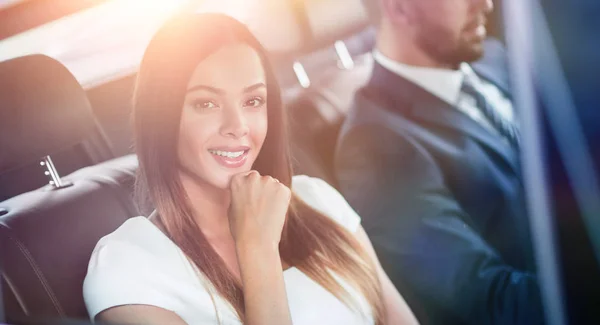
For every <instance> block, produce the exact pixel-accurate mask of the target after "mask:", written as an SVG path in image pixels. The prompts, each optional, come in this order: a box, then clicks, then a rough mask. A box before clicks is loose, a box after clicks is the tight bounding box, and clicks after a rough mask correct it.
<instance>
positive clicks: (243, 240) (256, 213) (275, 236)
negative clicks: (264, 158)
mask: <svg viewBox="0 0 600 325" xmlns="http://www.w3.org/2000/svg"><path fill="white" fill-rule="evenodd" d="M230 190H231V203H230V205H229V227H230V229H231V234H232V235H233V239H234V240H235V242H236V245H238V246H239V245H240V244H242V245H244V246H246V247H247V246H250V247H255V246H257V245H258V246H259V247H262V246H264V245H266V246H265V247H271V248H276V247H278V246H279V241H280V240H281V231H282V229H283V224H284V222H285V218H286V214H287V211H288V207H289V205H290V198H291V191H290V189H289V188H288V187H287V186H285V185H283V184H281V183H279V181H278V180H276V179H274V178H273V177H271V176H261V175H260V174H259V173H258V172H257V171H255V170H253V171H250V172H247V173H240V174H237V175H234V176H233V177H232V179H231V185H230Z"/></svg>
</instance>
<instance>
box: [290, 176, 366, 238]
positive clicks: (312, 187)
mask: <svg viewBox="0 0 600 325" xmlns="http://www.w3.org/2000/svg"><path fill="white" fill-rule="evenodd" d="M292 191H293V192H294V194H295V195H296V196H297V197H298V198H300V199H301V200H302V201H304V202H305V203H306V204H308V205H310V206H311V207H312V208H313V209H315V210H317V211H319V212H321V213H323V214H324V215H326V216H328V217H330V218H331V219H333V220H335V221H337V222H338V223H340V224H341V225H342V226H344V227H345V228H346V229H348V230H349V231H350V232H355V231H356V230H357V229H358V226H359V225H360V217H359V216H358V214H357V213H356V212H355V211H354V210H353V209H352V207H351V206H350V205H349V204H348V202H347V201H346V199H344V197H343V196H342V194H340V192H338V190H336V189H335V188H334V187H333V186H331V185H330V184H328V183H327V182H326V181H324V180H322V179H320V178H316V177H310V176H307V175H296V176H294V177H292Z"/></svg>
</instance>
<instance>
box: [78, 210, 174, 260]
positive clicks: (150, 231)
mask: <svg viewBox="0 0 600 325" xmlns="http://www.w3.org/2000/svg"><path fill="white" fill-rule="evenodd" d="M173 245H174V244H173V243H172V242H171V241H170V239H169V238H168V237H167V236H166V235H165V234H163V233H162V231H160V230H159V229H158V228H157V227H156V226H155V225H154V224H152V222H151V221H150V220H148V219H147V218H146V217H143V216H139V217H133V218H130V219H128V220H126V221H125V222H124V223H123V224H122V225H121V226H119V228H117V229H116V230H115V231H113V232H112V233H110V234H108V235H106V236H104V237H102V238H101V239H100V240H99V241H98V243H97V244H96V247H95V248H94V250H93V252H92V255H91V259H90V265H89V268H90V269H91V268H93V267H94V266H100V265H103V264H107V265H111V264H118V265H119V266H120V267H123V266H126V265H131V266H140V265H147V264H148V263H153V261H154V262H157V263H164V262H165V258H167V257H169V256H173V255H174V254H175V253H176V252H177V250H176V247H173Z"/></svg>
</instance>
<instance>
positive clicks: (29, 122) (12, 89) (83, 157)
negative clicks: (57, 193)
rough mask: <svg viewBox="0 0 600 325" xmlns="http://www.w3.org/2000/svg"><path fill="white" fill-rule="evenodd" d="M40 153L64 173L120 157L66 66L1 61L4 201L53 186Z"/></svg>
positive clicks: (0, 181) (0, 189)
mask: <svg viewBox="0 0 600 325" xmlns="http://www.w3.org/2000/svg"><path fill="white" fill-rule="evenodd" d="M41 152H49V153H52V154H53V157H52V158H53V160H54V162H55V165H56V168H57V170H58V172H59V173H62V174H68V173H71V172H73V171H75V170H77V169H79V168H81V167H84V166H88V165H91V164H94V163H98V162H101V161H104V160H107V159H111V158H114V157H115V156H114V154H113V152H112V149H111V147H110V145H109V143H108V141H107V140H106V137H105V136H104V134H103V132H102V130H101V129H100V127H99V126H98V123H97V121H96V119H95V118H94V116H93V113H92V110H91V106H90V104H89V102H88V99H87V97H86V94H85V91H84V90H83V89H82V88H81V86H80V85H79V83H78V82H77V80H75V78H74V77H73V75H72V74H71V73H70V72H69V71H68V70H67V69H66V68H65V67H64V66H63V65H62V64H60V63H59V62H58V61H56V60H54V59H52V58H49V57H47V56H44V55H29V56H25V57H21V58H16V59H12V60H8V61H4V62H0V201H2V200H5V199H7V198H9V197H12V196H14V195H17V194H20V193H23V192H26V191H30V190H33V189H36V188H39V187H41V186H44V185H45V184H47V183H48V180H49V179H48V177H46V176H44V174H43V171H42V170H41V169H40V166H39V162H40V160H41V159H42V158H43V156H38V154H39V153H41Z"/></svg>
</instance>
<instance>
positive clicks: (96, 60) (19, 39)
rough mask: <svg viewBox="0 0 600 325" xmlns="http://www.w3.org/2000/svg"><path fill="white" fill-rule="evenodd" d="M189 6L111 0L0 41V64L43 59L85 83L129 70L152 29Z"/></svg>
mask: <svg viewBox="0 0 600 325" xmlns="http://www.w3.org/2000/svg"><path fill="white" fill-rule="evenodd" d="M188 2H189V0H110V1H107V2H105V3H103V4H100V5H98V6H95V7H92V8H90V9H86V10H83V11H80V12H78V13H75V14H73V15H69V16H66V17H63V18H61V19H58V20H55V21H53V22H50V23H48V24H45V25H42V26H39V27H37V28H34V29H31V30H28V31H26V32H24V33H21V34H18V35H15V36H13V37H10V38H7V39H5V40H2V41H0V61H3V60H7V59H11V58H15V57H19V56H23V55H28V54H34V53H41V54H46V55H48V56H51V57H53V58H56V59H58V60H59V61H61V62H62V63H63V64H65V65H66V66H67V68H69V70H71V72H72V73H73V74H74V75H75V76H76V77H77V78H78V79H79V81H80V82H82V83H84V84H85V83H87V82H89V81H90V80H89V79H90V78H97V77H101V76H102V75H109V74H111V73H113V72H111V71H118V70H119V69H131V68H133V67H130V65H132V63H134V62H135V63H137V62H139V58H138V57H140V58H141V54H142V53H143V51H144V49H145V47H146V46H147V44H148V42H149V40H150V38H151V37H152V35H153V34H154V33H155V32H156V30H157V29H158V28H159V27H160V26H161V25H162V23H163V22H164V21H165V20H166V19H167V18H168V17H169V16H170V15H172V14H173V13H174V12H175V11H176V10H177V9H179V8H181V7H182V6H183V5H184V4H186V3H188ZM136 58H137V59H136ZM107 61H108V62H107ZM125 65H127V66H125ZM106 70H110V71H106Z"/></svg>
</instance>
